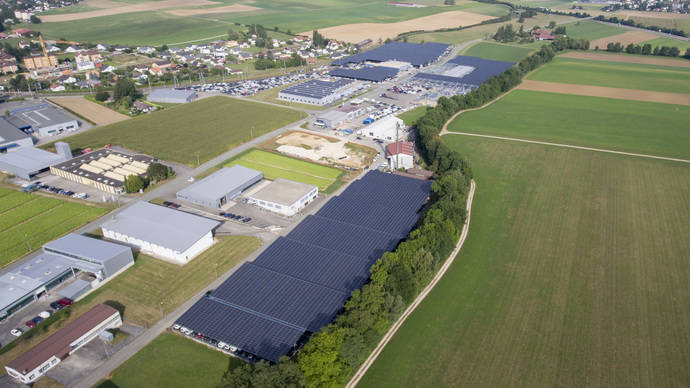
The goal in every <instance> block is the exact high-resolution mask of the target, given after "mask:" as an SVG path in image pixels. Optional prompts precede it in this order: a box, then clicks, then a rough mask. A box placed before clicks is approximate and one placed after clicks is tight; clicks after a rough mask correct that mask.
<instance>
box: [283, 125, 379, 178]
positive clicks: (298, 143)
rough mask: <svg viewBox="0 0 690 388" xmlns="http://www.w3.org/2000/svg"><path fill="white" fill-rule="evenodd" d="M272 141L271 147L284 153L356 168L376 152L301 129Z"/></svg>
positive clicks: (365, 164) (366, 161) (367, 162)
mask: <svg viewBox="0 0 690 388" xmlns="http://www.w3.org/2000/svg"><path fill="white" fill-rule="evenodd" d="M272 142H273V144H272V148H274V149H275V150H276V151H278V152H280V153H282V154H285V155H289V156H294V157H298V158H301V159H309V160H313V161H315V162H319V163H328V164H332V165H336V166H344V167H351V168H356V169H360V168H362V167H364V166H367V165H368V164H369V162H370V161H371V158H372V157H373V155H374V154H376V151H375V150H373V149H371V150H369V149H368V148H367V147H364V146H359V145H355V144H352V143H348V142H347V141H345V140H342V139H337V138H333V137H326V136H319V135H315V134H311V133H307V132H301V131H293V132H288V133H286V134H284V135H281V136H280V137H278V138H276V139H274V140H273V141H272ZM368 151H370V152H368Z"/></svg>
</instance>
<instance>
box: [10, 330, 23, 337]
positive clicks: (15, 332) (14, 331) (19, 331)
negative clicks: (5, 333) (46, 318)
mask: <svg viewBox="0 0 690 388" xmlns="http://www.w3.org/2000/svg"><path fill="white" fill-rule="evenodd" d="M22 333H23V331H22V329H20V328H16V329H12V330H10V334H12V335H13V336H15V337H19V336H20V335H22Z"/></svg>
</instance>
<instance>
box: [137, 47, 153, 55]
mask: <svg viewBox="0 0 690 388" xmlns="http://www.w3.org/2000/svg"><path fill="white" fill-rule="evenodd" d="M137 52H138V53H139V54H144V55H152V54H153V53H155V52H156V49H155V48H153V47H150V46H139V47H137Z"/></svg>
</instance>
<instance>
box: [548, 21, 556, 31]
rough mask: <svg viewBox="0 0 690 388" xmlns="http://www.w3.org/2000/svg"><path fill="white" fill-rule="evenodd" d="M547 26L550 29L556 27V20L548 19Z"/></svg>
mask: <svg viewBox="0 0 690 388" xmlns="http://www.w3.org/2000/svg"><path fill="white" fill-rule="evenodd" d="M549 28H550V29H552V30H553V29H554V28H556V22H555V21H553V20H552V21H550V22H549Z"/></svg>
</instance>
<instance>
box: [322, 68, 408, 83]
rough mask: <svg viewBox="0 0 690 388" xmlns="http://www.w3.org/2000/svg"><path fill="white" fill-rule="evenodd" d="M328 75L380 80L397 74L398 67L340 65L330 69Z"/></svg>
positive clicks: (373, 80)
mask: <svg viewBox="0 0 690 388" xmlns="http://www.w3.org/2000/svg"><path fill="white" fill-rule="evenodd" d="M328 75H331V76H334V77H341V78H352V79H358V80H361V81H371V82H381V81H385V80H387V79H389V78H393V77H395V76H396V75H398V69H396V68H394V67H386V66H365V67H362V68H360V69H348V68H343V67H341V68H337V69H333V70H331V71H330V72H329V73H328Z"/></svg>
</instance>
